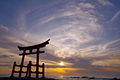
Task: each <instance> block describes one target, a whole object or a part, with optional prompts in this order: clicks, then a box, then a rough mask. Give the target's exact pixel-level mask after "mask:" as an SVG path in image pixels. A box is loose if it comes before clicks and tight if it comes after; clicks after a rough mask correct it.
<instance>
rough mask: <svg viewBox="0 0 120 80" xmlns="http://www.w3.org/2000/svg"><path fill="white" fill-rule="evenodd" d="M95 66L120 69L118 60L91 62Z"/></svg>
mask: <svg viewBox="0 0 120 80" xmlns="http://www.w3.org/2000/svg"><path fill="white" fill-rule="evenodd" d="M92 65H95V66H112V67H120V59H105V60H98V61H94V62H92Z"/></svg>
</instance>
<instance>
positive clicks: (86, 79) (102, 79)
mask: <svg viewBox="0 0 120 80" xmlns="http://www.w3.org/2000/svg"><path fill="white" fill-rule="evenodd" d="M59 80H110V79H107V78H95V79H89V78H62V79H59Z"/></svg>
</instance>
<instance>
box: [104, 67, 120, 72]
mask: <svg viewBox="0 0 120 80" xmlns="http://www.w3.org/2000/svg"><path fill="white" fill-rule="evenodd" d="M103 69H104V70H106V71H114V72H120V69H116V68H103Z"/></svg>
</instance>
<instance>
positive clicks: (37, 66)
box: [36, 48, 39, 78]
mask: <svg viewBox="0 0 120 80" xmlns="http://www.w3.org/2000/svg"><path fill="white" fill-rule="evenodd" d="M38 77H39V48H37V56H36V78H38Z"/></svg>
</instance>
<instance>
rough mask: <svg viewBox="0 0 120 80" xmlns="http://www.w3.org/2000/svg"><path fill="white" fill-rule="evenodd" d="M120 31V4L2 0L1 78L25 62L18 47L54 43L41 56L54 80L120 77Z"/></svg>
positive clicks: (111, 1)
mask: <svg viewBox="0 0 120 80" xmlns="http://www.w3.org/2000/svg"><path fill="white" fill-rule="evenodd" d="M119 25H120V1H119V0H20V1H18V0H0V67H1V69H0V70H1V72H0V76H7V75H9V74H10V72H9V71H10V70H11V67H12V63H13V59H14V61H17V62H18V63H19V62H20V61H19V60H20V59H21V57H19V56H18V54H19V53H20V51H18V49H17V46H18V45H20V46H29V45H34V44H38V43H41V42H43V41H45V40H47V39H49V38H50V39H51V41H50V44H49V45H48V46H47V47H46V48H45V51H46V53H45V54H43V55H41V57H42V62H45V63H46V65H47V68H48V72H47V73H48V75H50V74H51V73H52V71H53V72H56V73H58V76H60V75H66V76H68V75H72V74H70V73H73V74H75V75H77V76H83V75H88V76H98V77H115V76H116V77H119V75H120V68H119V67H120V63H119V62H120V35H119V34H120V26H119ZM26 58H27V60H31V59H32V60H34V59H35V57H34V56H28V57H26ZM27 60H26V63H27ZM60 61H63V62H64V64H65V66H64V67H66V68H63V67H62V66H59V65H58V63H59V62H60ZM2 68H6V70H7V72H5V71H4V70H3V69H2ZM58 68H59V69H60V70H61V72H57V71H56V70H57V69H58ZM55 69H56V70H55ZM55 75H56V74H55ZM51 76H53V75H51Z"/></svg>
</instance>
